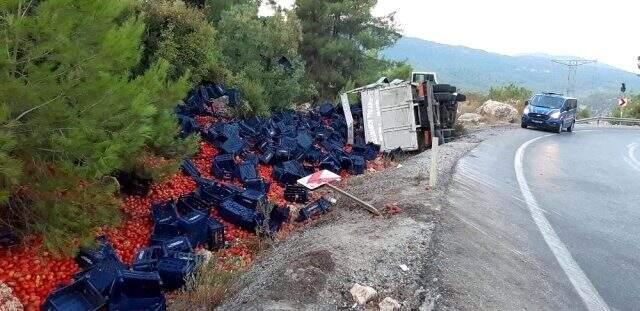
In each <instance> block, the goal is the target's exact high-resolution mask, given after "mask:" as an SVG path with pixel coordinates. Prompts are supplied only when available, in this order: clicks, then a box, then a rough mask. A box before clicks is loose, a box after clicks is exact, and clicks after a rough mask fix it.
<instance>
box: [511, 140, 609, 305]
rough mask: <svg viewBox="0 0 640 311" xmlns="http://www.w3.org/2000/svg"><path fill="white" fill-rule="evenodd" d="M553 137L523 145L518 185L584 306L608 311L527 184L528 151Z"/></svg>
mask: <svg viewBox="0 0 640 311" xmlns="http://www.w3.org/2000/svg"><path fill="white" fill-rule="evenodd" d="M552 135H554V134H550V135H544V136H540V137H537V138H534V139H531V140H529V141H527V142H525V143H524V144H522V145H521V146H520V147H519V148H518V150H517V151H516V156H515V159H514V164H513V165H514V167H515V170H516V179H517V181H518V185H519V186H520V192H522V196H523V197H524V199H525V202H526V203H527V207H528V208H529V212H530V213H531V217H532V218H533V220H534V222H535V223H536V226H538V230H540V233H542V237H543V238H544V241H545V242H546V243H547V245H548V246H549V248H550V249H551V252H553V255H554V256H555V257H556V259H557V260H558V263H559V264H560V267H562V270H564V273H565V274H566V275H567V277H568V278H569V281H571V284H572V285H573V287H574V288H575V290H576V292H578V295H580V298H582V301H583V302H584V304H585V306H586V307H587V309H588V310H590V311H594V310H604V311H608V310H609V306H607V304H606V302H605V301H604V299H602V297H601V296H600V294H599V293H598V291H597V290H596V289H595V287H594V286H593V284H592V283H591V281H590V280H589V278H587V276H586V275H585V273H584V271H582V268H580V266H579V265H578V263H577V262H576V261H575V260H574V259H573V256H571V253H570V252H569V250H568V249H567V246H566V245H564V243H562V241H561V240H560V237H558V234H556V231H555V230H554V229H553V227H552V226H551V223H549V220H547V218H546V217H545V215H544V214H545V213H544V212H543V211H542V209H541V208H540V207H539V206H538V202H537V201H536V198H535V197H534V196H533V193H531V190H530V189H529V185H528V184H527V181H526V179H525V177H524V170H523V165H522V163H523V158H524V151H525V149H527V147H528V146H529V145H531V144H532V143H534V142H536V141H538V140H540V139H542V138H545V137H549V136H552Z"/></svg>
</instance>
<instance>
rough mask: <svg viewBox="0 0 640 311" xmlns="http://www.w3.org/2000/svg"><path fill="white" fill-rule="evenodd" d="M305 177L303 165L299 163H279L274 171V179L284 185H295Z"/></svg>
mask: <svg viewBox="0 0 640 311" xmlns="http://www.w3.org/2000/svg"><path fill="white" fill-rule="evenodd" d="M305 175H306V172H305V170H304V168H303V167H302V164H300V162H297V161H287V162H283V163H279V164H277V165H276V166H275V167H274V169H273V178H274V179H275V180H277V181H279V182H281V183H283V184H295V183H296V182H297V181H298V179H300V178H302V177H304V176H305Z"/></svg>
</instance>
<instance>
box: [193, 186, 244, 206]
mask: <svg viewBox="0 0 640 311" xmlns="http://www.w3.org/2000/svg"><path fill="white" fill-rule="evenodd" d="M242 191H243V190H242V189H241V188H239V187H236V186H233V185H225V184H222V183H218V182H209V181H206V182H201V183H199V184H198V190H197V193H198V195H199V196H200V197H201V198H202V199H203V200H205V201H207V202H211V203H213V205H214V206H220V204H222V202H224V201H226V200H228V199H231V198H234V197H235V196H236V195H237V194H239V193H240V192H242Z"/></svg>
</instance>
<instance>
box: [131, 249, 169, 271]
mask: <svg viewBox="0 0 640 311" xmlns="http://www.w3.org/2000/svg"><path fill="white" fill-rule="evenodd" d="M164 256H166V253H165V251H164V248H162V246H158V245H156V246H150V247H145V248H143V249H141V250H139V251H138V252H137V253H136V256H135V257H134V258H133V263H132V264H131V269H133V270H135V271H146V272H153V271H157V270H158V259H160V258H161V257H164Z"/></svg>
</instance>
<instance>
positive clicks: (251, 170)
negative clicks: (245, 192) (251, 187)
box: [236, 162, 258, 183]
mask: <svg viewBox="0 0 640 311" xmlns="http://www.w3.org/2000/svg"><path fill="white" fill-rule="evenodd" d="M236 175H237V176H238V178H239V179H240V181H242V182H243V183H245V182H247V180H252V179H257V178H258V171H256V166H255V165H254V164H253V163H250V162H245V163H242V164H240V165H238V169H237V171H236Z"/></svg>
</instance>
